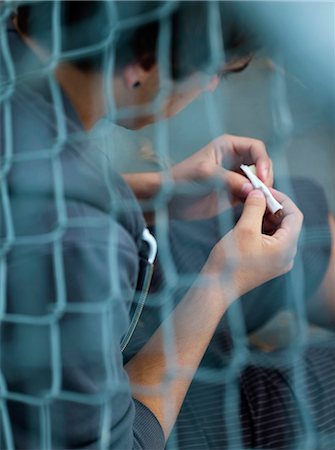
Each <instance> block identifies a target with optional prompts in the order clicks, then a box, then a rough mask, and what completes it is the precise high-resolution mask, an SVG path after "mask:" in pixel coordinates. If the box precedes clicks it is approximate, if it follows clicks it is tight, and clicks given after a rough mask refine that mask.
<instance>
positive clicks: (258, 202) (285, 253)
mask: <svg viewBox="0 0 335 450" xmlns="http://www.w3.org/2000/svg"><path fill="white" fill-rule="evenodd" d="M272 193H273V195H274V196H275V198H276V199H277V200H278V201H279V202H280V203H281V204H282V205H283V207H284V209H283V216H282V217H281V218H280V219H278V218H273V219H272V218H271V221H268V220H267V219H266V218H264V214H265V210H266V202H265V197H264V195H263V193H262V192H261V191H259V190H253V191H251V192H250V193H249V195H248V197H247V199H246V201H245V204H244V209H243V212H242V215H241V217H240V219H239V221H238V222H237V224H236V226H235V227H234V228H233V230H232V231H231V232H229V233H228V234H227V235H226V236H224V237H223V238H222V240H221V241H219V242H218V244H216V246H215V247H214V248H213V250H212V252H211V254H210V257H209V260H208V262H207V263H206V272H208V273H209V274H216V275H220V274H221V273H225V274H226V275H225V279H226V280H225V282H224V284H226V281H227V280H229V279H230V280H231V281H232V288H233V289H236V292H237V295H238V296H240V295H242V294H244V293H245V292H247V291H249V290H251V289H253V288H255V287H257V286H259V285H261V284H263V283H265V282H266V281H268V280H270V279H272V278H275V277H277V276H279V275H282V274H284V273H286V272H288V271H289V270H291V268H292V267H293V262H294V257H295V255H296V250H297V242H298V237H299V234H300V230H301V226H302V221H303V215H302V213H301V212H300V210H299V209H298V208H297V207H296V205H295V204H294V203H293V202H292V201H291V200H290V199H289V198H288V197H287V196H286V195H284V194H282V193H280V192H278V191H275V190H274V189H272ZM264 219H265V220H264ZM265 222H269V223H270V222H271V227H270V228H271V233H270V234H265V232H264V231H265V230H264V225H265ZM276 222H277V223H276ZM266 226H268V224H267V225H266ZM222 281H223V280H222Z"/></svg>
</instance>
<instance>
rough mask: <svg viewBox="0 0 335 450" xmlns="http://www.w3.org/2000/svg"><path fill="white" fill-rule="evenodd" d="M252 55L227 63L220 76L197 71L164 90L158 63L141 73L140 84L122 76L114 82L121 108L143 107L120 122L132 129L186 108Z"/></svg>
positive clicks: (241, 67) (117, 100)
mask: <svg viewBox="0 0 335 450" xmlns="http://www.w3.org/2000/svg"><path fill="white" fill-rule="evenodd" d="M250 59H251V58H250V56H248V57H245V58H240V59H237V60H235V61H233V62H231V63H229V64H226V65H225V66H224V67H223V69H222V70H221V71H220V75H208V74H204V73H200V72H196V73H194V74H193V75H191V76H189V77H188V78H187V79H185V80H183V81H179V82H174V83H172V84H169V85H168V86H167V88H166V89H164V83H161V82H160V74H159V70H158V67H157V66H154V67H153V68H152V69H150V70H149V71H145V72H144V71H142V72H141V74H142V75H141V76H142V78H141V82H140V86H138V87H136V88H134V87H133V86H132V85H129V86H127V85H126V83H124V80H122V77H120V78H119V79H116V80H115V81H114V97H115V102H116V106H117V108H118V109H122V108H127V107H133V106H135V107H139V110H138V111H137V112H136V114H134V115H133V117H131V118H130V117H129V118H126V119H125V118H123V119H120V120H119V121H118V122H119V124H120V125H123V126H126V127H127V128H131V129H139V128H143V127H145V126H146V125H149V124H151V123H153V122H155V121H156V120H158V119H162V118H168V117H172V116H174V115H176V114H177V113H178V112H180V111H182V110H183V109H184V108H185V107H186V106H187V105H189V104H190V103H191V102H192V101H194V100H195V99H196V98H198V97H199V95H200V94H201V93H203V92H206V91H207V92H212V91H214V90H215V89H216V87H217V86H218V84H219V82H220V76H222V75H227V74H229V73H232V72H239V71H241V70H243V69H244V68H245V67H246V66H247V65H248V64H249V62H250Z"/></svg>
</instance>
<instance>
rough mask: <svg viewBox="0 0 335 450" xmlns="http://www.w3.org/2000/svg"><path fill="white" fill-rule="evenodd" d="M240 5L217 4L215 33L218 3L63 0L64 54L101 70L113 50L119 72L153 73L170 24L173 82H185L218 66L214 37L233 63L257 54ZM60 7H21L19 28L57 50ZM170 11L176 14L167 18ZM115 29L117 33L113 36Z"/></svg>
mask: <svg viewBox="0 0 335 450" xmlns="http://www.w3.org/2000/svg"><path fill="white" fill-rule="evenodd" d="M234 3H235V2H217V7H218V9H217V10H218V12H219V14H220V20H221V27H220V28H218V29H213V30H211V29H209V20H208V17H209V16H208V13H209V8H210V7H213V2H206V1H196V2H189V1H187V2H175V1H174V2H162V1H158V2H156V1H114V2H105V1H62V2H60V15H59V16H60V27H59V31H60V37H61V49H62V54H63V55H64V58H68V59H70V60H71V62H72V63H73V64H75V65H76V66H77V67H79V68H80V69H82V70H101V67H102V64H103V61H104V56H106V55H108V54H110V51H111V49H113V51H115V55H116V57H115V65H116V69H118V68H121V67H123V66H124V65H125V64H127V63H130V62H138V63H140V64H141V66H142V67H143V68H144V69H147V70H148V69H150V68H151V67H152V66H153V65H154V64H155V63H156V62H157V56H158V55H157V53H158V51H157V49H158V38H159V34H160V30H162V23H163V21H168V23H170V32H171V41H170V43H171V44H170V60H169V64H170V71H171V77H172V78H173V79H175V80H178V79H182V78H185V77H187V76H188V75H190V74H192V73H194V72H195V71H198V70H205V69H206V68H207V67H208V66H213V65H215V64H216V65H217V64H218V62H217V61H216V62H215V61H213V59H212V58H213V55H212V52H211V46H210V33H218V32H219V33H220V39H221V38H222V42H223V47H224V52H225V55H226V60H228V61H229V60H230V59H232V58H233V59H235V58H238V57H240V56H246V55H247V54H250V53H251V52H254V50H255V48H256V47H257V43H256V41H255V39H254V36H253V33H252V32H251V30H250V28H249V27H248V26H247V23H246V21H244V20H242V16H241V15H240V14H239V13H238V9H237V8H236V7H235V5H234ZM238 3H239V2H238ZM210 4H212V5H210ZM111 5H112V6H111ZM55 8H56V2H52V1H46V2H44V1H43V2H41V1H39V2H37V3H34V2H33V3H28V4H21V5H20V6H19V7H18V9H17V16H16V17H17V24H18V28H19V29H20V31H21V32H22V33H24V34H26V35H28V36H30V37H31V38H34V39H35V40H37V41H38V42H39V43H40V44H41V45H43V46H44V47H46V48H48V49H52V46H53V38H54V36H55V34H54V33H53V31H52V30H53V18H54V17H53V16H54V14H55ZM166 8H167V9H168V10H170V11H171V12H168V14H166V13H165V9H166ZM148 15H150V16H151V17H148ZM142 17H143V19H144V22H143V21H142V23H136V22H135V23H134V24H133V25H131V24H129V20H132V19H134V18H136V19H138V18H142ZM126 22H128V23H127V26H126V27H124V24H126ZM120 25H121V26H120ZM111 30H115V33H113V35H111ZM85 49H87V51H85Z"/></svg>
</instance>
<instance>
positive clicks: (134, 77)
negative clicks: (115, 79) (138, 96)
mask: <svg viewBox="0 0 335 450" xmlns="http://www.w3.org/2000/svg"><path fill="white" fill-rule="evenodd" d="M150 72H151V71H150V70H144V69H143V68H142V67H141V66H140V65H139V64H138V63H131V64H127V65H126V66H125V67H124V68H123V69H122V78H123V81H124V83H125V85H126V87H127V88H128V89H132V88H137V87H139V86H141V85H142V84H143V83H144V82H145V81H146V80H147V79H148V77H149V76H150Z"/></svg>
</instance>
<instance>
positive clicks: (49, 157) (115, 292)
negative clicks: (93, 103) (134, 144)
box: [0, 29, 164, 449]
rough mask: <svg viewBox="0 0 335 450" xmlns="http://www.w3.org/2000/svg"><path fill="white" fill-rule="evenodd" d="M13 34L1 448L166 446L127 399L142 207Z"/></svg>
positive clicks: (1, 112) (4, 142) (6, 114)
mask: <svg viewBox="0 0 335 450" xmlns="http://www.w3.org/2000/svg"><path fill="white" fill-rule="evenodd" d="M7 37H8V44H9V55H10V58H9V60H8V58H7V59H6V58H4V59H3V60H2V62H1V66H2V67H4V68H5V70H4V72H3V74H2V75H3V77H2V78H3V80H4V84H3V86H5V87H6V88H8V92H9V95H8V97H7V98H6V97H5V98H3V101H2V102H1V104H0V105H1V109H0V120H1V130H2V132H1V140H0V152H1V156H2V157H1V160H2V167H1V168H2V171H3V173H4V178H3V179H2V182H1V184H2V186H1V188H2V202H1V215H0V218H1V220H0V222H1V223H0V225H1V230H0V231H1V236H0V237H1V254H2V259H1V273H2V281H1V282H2V287H1V293H2V294H1V295H2V315H1V320H0V325H1V328H0V330H1V334H0V339H1V349H2V350H1V356H0V357H1V371H2V376H3V380H2V387H3V386H5V388H2V389H1V391H0V397H1V399H2V400H3V401H4V405H5V408H4V411H5V414H4V415H3V417H5V420H4V419H3V424H2V425H4V426H3V427H1V429H3V430H4V432H3V433H2V434H1V436H0V440H1V448H6V447H7V446H10V444H11V440H13V442H14V445H15V447H17V448H97V447H100V446H101V445H104V446H106V447H107V448H115V449H131V448H145V449H159V448H164V437H163V432H162V429H161V427H160V425H159V423H158V421H157V419H156V418H155V417H154V415H153V414H152V413H151V411H149V410H148V409H147V408H146V407H145V406H144V405H143V404H141V403H140V402H137V401H134V400H133V399H132V397H131V390H130V384H129V380H128V377H127V374H126V372H125V370H124V367H123V356H122V353H121V350H120V341H121V339H122V337H123V336H124V334H125V333H126V331H127V328H128V326H129V311H130V306H131V303H132V299H133V297H134V290H135V287H136V282H137V276H138V270H139V255H140V252H141V234H142V231H143V228H144V219H143V216H142V214H141V211H140V208H139V206H138V204H137V202H136V200H135V198H134V197H133V195H132V193H131V191H130V189H129V188H128V187H127V185H126V184H125V183H124V181H123V179H122V178H121V177H120V176H118V175H117V174H116V173H115V172H114V171H113V168H112V167H111V163H110V160H109V159H108V158H106V155H104V153H102V152H99V151H98V150H97V149H96V148H94V146H93V145H92V143H91V142H88V140H87V136H86V133H84V131H83V130H82V129H81V127H80V124H79V121H78V118H77V117H76V114H75V112H74V110H73V108H72V106H71V104H70V103H69V101H68V100H67V99H66V97H65V95H64V94H63V93H62V91H61V90H60V89H59V86H58V85H57V83H56V82H55V80H54V79H53V78H52V77H51V76H48V75H47V76H45V74H44V73H43V69H42V68H41V66H40V63H39V62H38V61H37V60H36V59H35V58H34V56H33V55H32V53H31V52H30V51H29V50H28V49H27V48H26V47H25V45H24V44H23V43H22V41H21V40H20V38H19V36H18V35H17V33H16V32H15V31H14V30H13V29H9V30H8V31H7ZM12 63H13V67H14V68H15V84H11V81H10V72H11V70H10V69H11V65H12ZM49 75H50V73H49Z"/></svg>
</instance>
